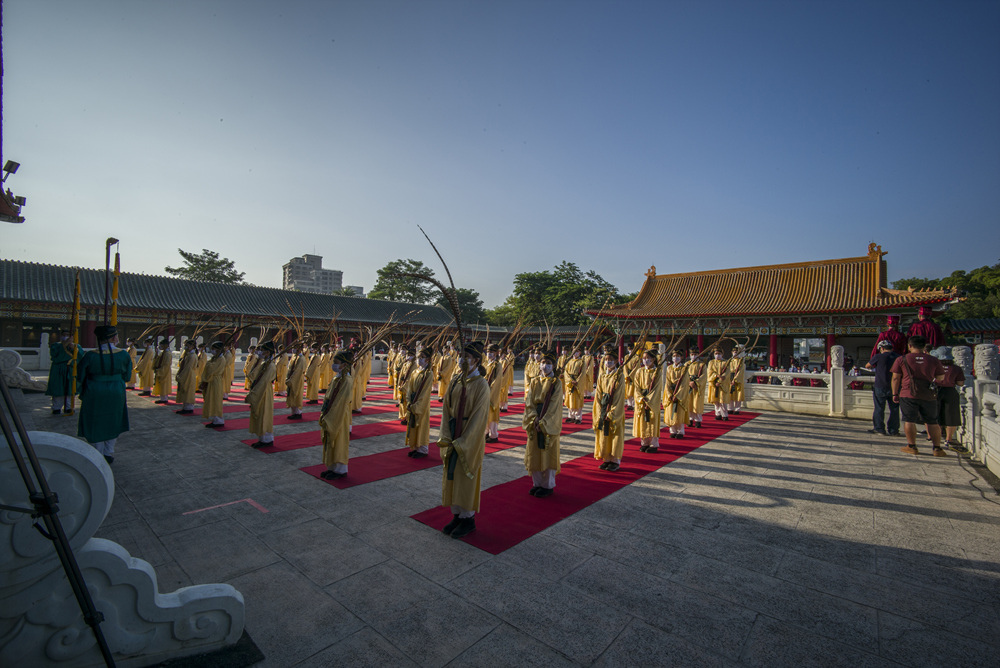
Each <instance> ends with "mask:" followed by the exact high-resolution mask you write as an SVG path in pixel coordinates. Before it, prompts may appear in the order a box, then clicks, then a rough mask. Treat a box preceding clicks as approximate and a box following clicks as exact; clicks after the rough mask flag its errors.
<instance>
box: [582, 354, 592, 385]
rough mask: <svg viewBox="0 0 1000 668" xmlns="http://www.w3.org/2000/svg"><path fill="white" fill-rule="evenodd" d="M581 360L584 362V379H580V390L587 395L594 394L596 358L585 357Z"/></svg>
mask: <svg viewBox="0 0 1000 668" xmlns="http://www.w3.org/2000/svg"><path fill="white" fill-rule="evenodd" d="M580 359H582V360H583V377H582V378H580V388H581V389H582V390H583V393H584V394H585V395H586V394H592V393H593V392H594V356H593V355H584V356H583V357H581V358H580Z"/></svg>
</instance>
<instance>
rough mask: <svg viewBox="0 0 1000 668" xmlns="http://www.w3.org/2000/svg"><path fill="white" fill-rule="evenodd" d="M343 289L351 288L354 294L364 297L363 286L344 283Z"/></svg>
mask: <svg viewBox="0 0 1000 668" xmlns="http://www.w3.org/2000/svg"><path fill="white" fill-rule="evenodd" d="M344 289H345V290H353V291H354V294H356V295H357V296H359V297H364V296H365V289H364V288H363V287H361V286H360V285H345V286H344Z"/></svg>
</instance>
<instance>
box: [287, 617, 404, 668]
mask: <svg viewBox="0 0 1000 668" xmlns="http://www.w3.org/2000/svg"><path fill="white" fill-rule="evenodd" d="M418 665H419V664H418V663H415V662H414V661H412V660H411V659H410V658H409V657H407V656H406V655H405V654H403V653H402V652H401V651H399V650H398V649H396V647H394V646H393V644H392V643H391V642H389V641H388V640H386V639H385V638H383V637H382V636H381V635H379V634H378V632H376V631H375V630H374V629H372V628H371V627H368V626H366V627H365V628H363V629H361V630H360V631H357V632H356V633H353V634H351V635H349V636H348V637H346V638H344V639H343V640H341V641H340V642H337V643H334V644H333V645H330V646H329V647H327V648H326V649H324V650H322V651H320V652H317V653H316V654H313V655H312V656H310V657H309V658H307V659H306V660H304V661H302V662H300V663H297V664H295V666H296V668H329V666H393V668H397V667H398V668H416V667H417V666H418Z"/></svg>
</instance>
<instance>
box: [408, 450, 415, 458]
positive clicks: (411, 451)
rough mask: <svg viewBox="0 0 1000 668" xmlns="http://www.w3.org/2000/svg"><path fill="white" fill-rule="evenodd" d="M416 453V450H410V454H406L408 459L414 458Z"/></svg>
mask: <svg viewBox="0 0 1000 668" xmlns="http://www.w3.org/2000/svg"><path fill="white" fill-rule="evenodd" d="M415 452H416V450H410V451H409V452H407V453H406V456H407V457H412V456H413V454H414V453H415Z"/></svg>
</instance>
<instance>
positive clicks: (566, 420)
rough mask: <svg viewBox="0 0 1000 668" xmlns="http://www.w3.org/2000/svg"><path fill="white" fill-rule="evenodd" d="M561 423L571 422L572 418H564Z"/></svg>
mask: <svg viewBox="0 0 1000 668" xmlns="http://www.w3.org/2000/svg"><path fill="white" fill-rule="evenodd" d="M563 422H573V418H566V419H565V420H563Z"/></svg>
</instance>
